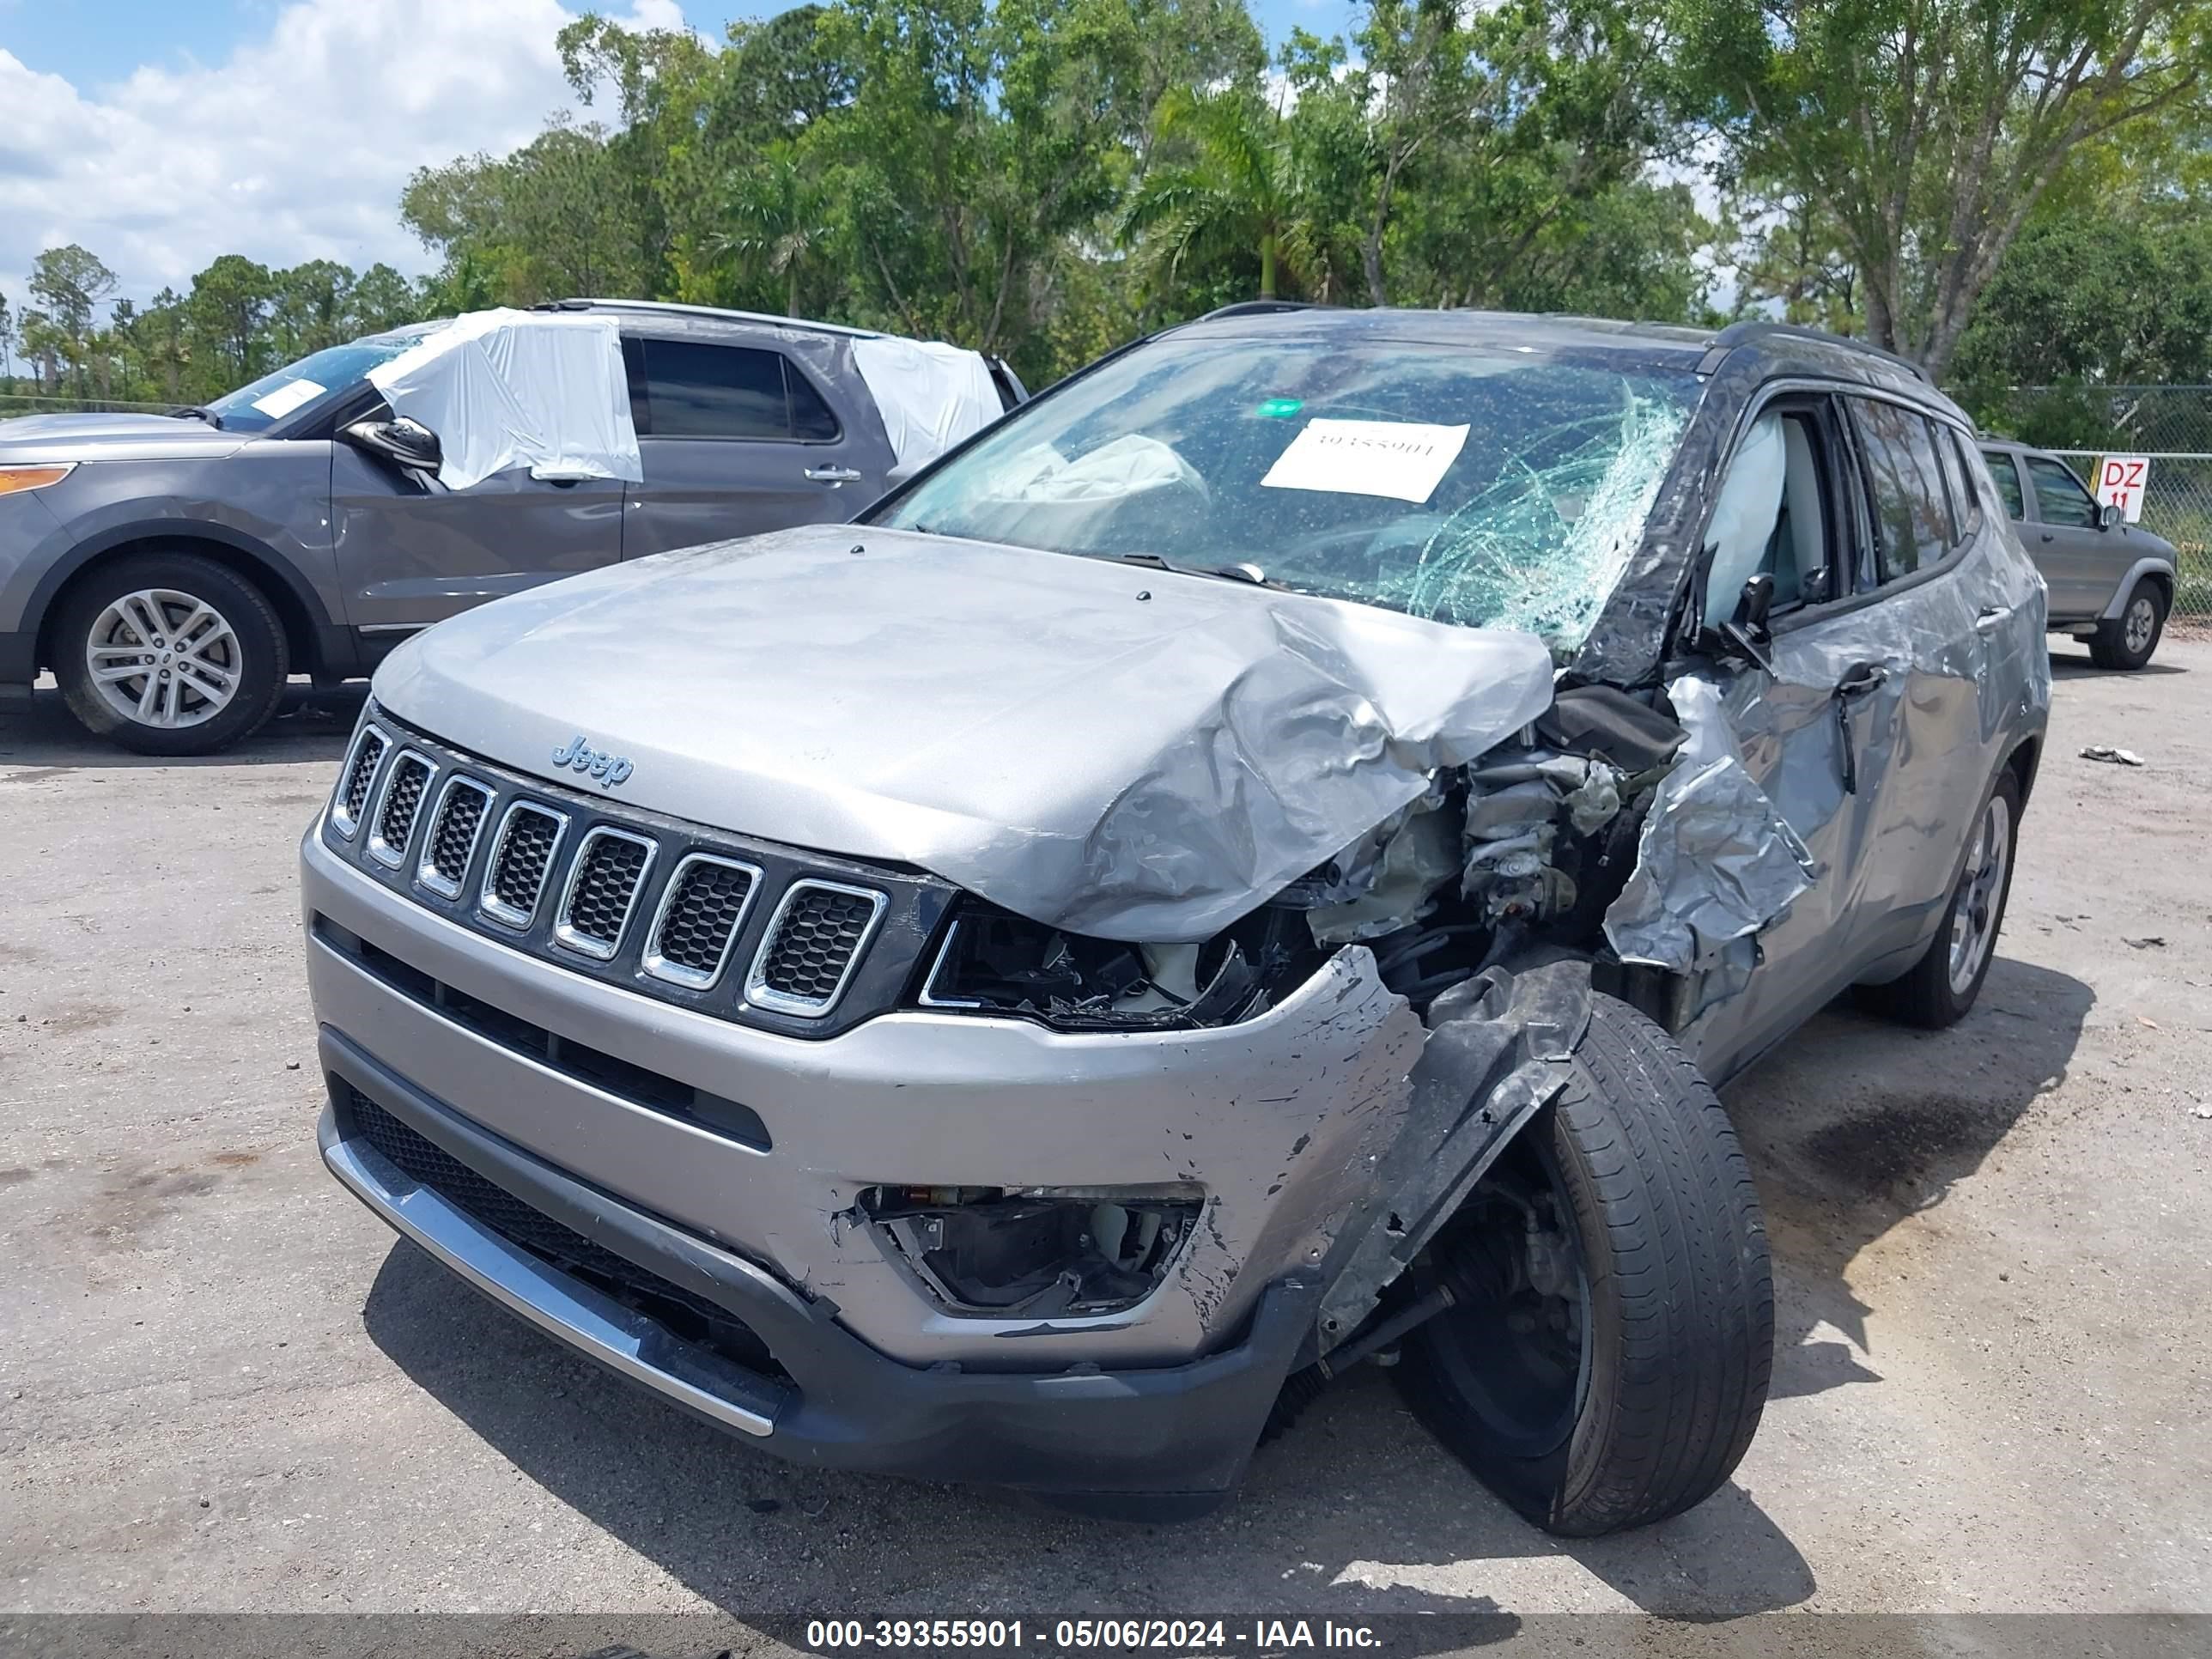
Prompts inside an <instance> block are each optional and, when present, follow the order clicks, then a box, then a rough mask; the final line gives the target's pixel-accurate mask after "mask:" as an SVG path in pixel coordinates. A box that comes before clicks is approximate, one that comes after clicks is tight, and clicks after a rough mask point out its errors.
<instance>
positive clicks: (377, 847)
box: [368, 749, 437, 870]
mask: <svg viewBox="0 0 2212 1659" xmlns="http://www.w3.org/2000/svg"><path fill="white" fill-rule="evenodd" d="M436 770H437V769H436V768H435V767H434V766H432V765H431V764H430V763H429V762H428V761H427V760H425V759H423V758H422V756H420V755H418V754H416V752H415V751H414V750H411V749H403V750H400V751H399V757H398V759H397V760H395V761H393V762H392V767H391V769H390V770H389V771H388V772H386V774H385V778H384V793H383V794H382V795H381V796H380V797H379V798H378V799H379V802H380V804H379V805H378V807H377V809H376V822H375V823H374V824H372V825H371V826H370V827H369V831H368V853H369V856H370V857H371V858H373V859H374V860H376V861H377V862H378V863H380V864H382V865H384V866H387V867H388V868H391V869H394V870H397V869H398V867H399V865H400V862H401V860H404V859H405V858H406V856H407V843H408V842H410V840H412V839H413V837H414V835H415V820H416V817H417V816H418V815H419V814H420V813H421V812H422V797H423V796H424V795H425V794H426V793H428V791H429V787H430V778H431V775H433V774H434V773H435V771H436Z"/></svg>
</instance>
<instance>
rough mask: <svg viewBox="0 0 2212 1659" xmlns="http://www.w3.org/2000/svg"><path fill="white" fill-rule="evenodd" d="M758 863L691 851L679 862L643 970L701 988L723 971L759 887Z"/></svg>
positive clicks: (662, 902)
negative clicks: (745, 862)
mask: <svg viewBox="0 0 2212 1659" xmlns="http://www.w3.org/2000/svg"><path fill="white" fill-rule="evenodd" d="M760 880H761V872H760V870H759V868H758V867H757V866H754V865H750V864H740V863H739V862H738V860H735V859H724V858H716V857H714V855H713V854H708V853H693V854H690V855H689V856H688V857H686V858H685V859H684V861H683V862H682V863H680V864H678V866H676V873H675V874H674V875H672V876H671V877H670V878H668V890H667V891H666V892H665V893H663V894H662V895H661V897H660V908H659V911H658V912H657V913H656V914H655V915H654V916H653V929H652V932H651V933H648V934H647V936H646V945H645V959H644V963H643V966H644V969H645V971H646V972H647V973H648V974H650V975H653V977H654V978H655V979H665V980H666V981H669V983H671V985H688V986H690V987H691V988H692V989H693V990H696V991H703V990H705V989H706V988H707V987H709V986H711V985H713V984H714V981H717V980H719V979H720V978H721V976H722V969H723V966H724V965H725V964H726V963H727V962H728V961H729V958H730V947H731V946H732V945H735V944H736V943H737V941H738V932H739V930H740V929H742V928H743V927H744V921H745V912H746V911H747V910H748V909H749V908H751V905H752V899H753V895H754V893H756V892H757V891H758V890H759V888H760Z"/></svg>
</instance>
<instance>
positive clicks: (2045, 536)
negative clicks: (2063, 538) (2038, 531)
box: [2043, 530, 2058, 542]
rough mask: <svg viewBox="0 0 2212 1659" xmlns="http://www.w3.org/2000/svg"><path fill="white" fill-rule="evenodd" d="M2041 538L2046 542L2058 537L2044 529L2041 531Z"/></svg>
mask: <svg viewBox="0 0 2212 1659" xmlns="http://www.w3.org/2000/svg"><path fill="white" fill-rule="evenodd" d="M2043 539H2044V540H2045V541H2046V542H2055V541H2057V539H2058V538H2057V537H2056V536H2054V535H2052V534H2051V532H2049V531H2048V530H2046V531H2045V532H2043Z"/></svg>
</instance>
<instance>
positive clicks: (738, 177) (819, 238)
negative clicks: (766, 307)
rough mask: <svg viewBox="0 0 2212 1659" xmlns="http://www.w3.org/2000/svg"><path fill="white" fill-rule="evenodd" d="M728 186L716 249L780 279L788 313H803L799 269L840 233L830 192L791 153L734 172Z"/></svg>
mask: <svg viewBox="0 0 2212 1659" xmlns="http://www.w3.org/2000/svg"><path fill="white" fill-rule="evenodd" d="M724 191H725V199H726V206H725V208H724V214H725V216H726V219H727V221H728V223H729V228H728V229H726V230H725V231H722V232H721V233H720V234H719V235H718V236H717V237H716V238H715V240H714V246H715V249H716V251H717V252H723V253H727V254H730V255H732V256H733V257H734V258H737V259H738V261H739V262H740V263H742V264H745V265H748V266H750V267H752V268H753V269H755V270H757V271H759V272H761V273H762V274H763V275H765V276H769V277H771V278H773V279H775V281H777V282H779V283H781V284H782V287H783V309H784V314H785V315H786V316H788V317H796V316H799V315H800V314H801V313H800V312H799V272H800V270H801V268H802V267H803V266H806V265H808V264H811V263H812V261H813V260H814V259H815V258H817V256H818V255H819V254H820V252H821V251H822V249H823V246H824V245H825V244H826V243H827V242H828V241H829V239H830V238H831V237H832V236H833V235H834V234H836V230H835V227H834V226H833V225H832V223H831V213H830V207H831V199H830V195H829V191H827V190H826V189H824V188H823V185H822V183H821V181H820V180H819V179H815V178H813V177H811V176H810V175H809V174H808V173H807V172H806V170H805V168H804V167H800V166H799V162H798V161H796V160H795V159H793V156H792V155H789V154H788V153H786V154H782V155H771V156H769V158H768V159H767V160H765V161H763V162H762V163H761V164H760V165H759V166H757V167H750V168H747V169H746V170H745V171H744V172H742V173H732V174H731V175H730V177H729V179H727V180H726V182H725V185H724Z"/></svg>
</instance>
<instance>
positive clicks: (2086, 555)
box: [2020, 455, 2133, 621]
mask: <svg viewBox="0 0 2212 1659" xmlns="http://www.w3.org/2000/svg"><path fill="white" fill-rule="evenodd" d="M2020 460H2021V471H2023V472H2025V473H2026V474H2027V485H2028V499H2027V507H2028V510H2029V511H2030V512H2031V513H2033V514H2034V520H2033V524H2032V525H2030V526H2027V527H2025V528H2023V529H2022V530H2021V542H2022V544H2025V545H2026V547H2027V550H2028V553H2029V554H2030V556H2033V559H2034V560H2035V562H2036V566H2037V568H2039V569H2040V570H2041V571H2042V572H2043V580H2045V582H2046V583H2047V584H2049V586H2050V588H2051V615H2052V616H2054V617H2058V618H2059V619H2060V620H2062V621H2070V620H2072V619H2074V618H2075V617H2093V616H2095V615H2096V614H2097V613H2098V612H2099V611H2102V610H2103V609H2104V608H2105V601H2106V600H2107V599H2111V598H2112V590H2113V589H2114V588H2115V587H2117V586H2119V581H2120V578H2121V577H2122V576H2123V575H2124V574H2126V573H2127V568H2128V566H2129V565H2130V563H2132V562H2133V560H2132V558H2131V557H2130V553H2131V550H2130V548H2129V546H2128V544H2127V538H2125V537H2124V536H2115V535H2113V534H2112V533H2111V532H2108V531H2104V530H2100V529H2099V528H2098V527H2097V503H2096V501H2095V499H2094V498H2093V496H2092V495H2090V494H2089V492H2088V490H2087V489H2085V488H2084V487H2083V486H2082V483H2081V480H2080V479H2079V478H2077V477H2075V476H2074V474H2073V471H2072V470H2071V469H2069V467H2068V466H2067V465H2066V464H2065V463H2064V462H2063V461H2060V460H2058V459H2055V458H2054V457H2051V456H2049V455H2023V456H2021V458H2020Z"/></svg>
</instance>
